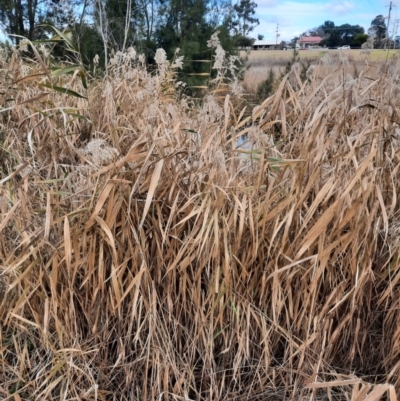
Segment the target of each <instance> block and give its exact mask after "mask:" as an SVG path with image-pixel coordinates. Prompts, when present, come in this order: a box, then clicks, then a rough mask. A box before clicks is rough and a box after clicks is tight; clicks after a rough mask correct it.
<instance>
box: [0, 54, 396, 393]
mask: <svg viewBox="0 0 400 401" xmlns="http://www.w3.org/2000/svg"><path fill="white" fill-rule="evenodd" d="M44 68H45V66H44V65H42V64H39V63H34V62H30V63H25V62H24V61H23V60H21V58H19V56H18V55H17V54H14V56H13V58H12V60H11V62H10V63H7V64H6V63H3V65H2V70H1V74H2V79H4V81H3V82H8V84H7V87H6V91H5V94H3V95H1V96H2V97H1V105H2V107H3V108H7V107H9V110H3V111H2V112H1V114H0V119H1V120H0V124H1V126H0V131H1V133H2V139H1V140H2V152H3V153H2V155H3V159H2V161H1V177H0V178H1V180H0V196H1V198H0V211H1V218H0V232H1V236H0V266H1V267H0V272H1V276H0V280H1V281H0V294H1V301H0V321H1V330H0V397H3V398H4V399H9V398H7V397H11V395H12V394H14V399H16V400H18V399H24V400H25V399H41V400H47V399H48V400H50V399H54V400H55V399H76V400H114V399H115V400H162V399H164V400H183V399H185V400H189V399H193V400H265V399H286V398H288V399H304V400H305V399H324V398H325V397H326V398H327V399H328V398H329V399H350V398H351V399H352V400H360V401H361V400H365V401H372V400H378V399H380V398H381V397H382V396H385V394H386V395H387V397H389V398H390V400H391V401H394V400H396V392H399V391H400V381H399V377H400V360H399V355H398V350H399V349H400V343H399V342H400V337H399V329H398V328H399V326H400V314H399V307H398V300H399V295H400V286H399V280H400V268H399V267H400V265H399V258H398V256H399V252H398V251H399V243H400V242H399V226H400V223H399V213H398V200H397V194H398V193H399V192H400V191H399V190H400V188H399V181H398V179H397V177H398V171H399V162H400V160H399V134H400V131H399V128H398V123H400V121H399V117H398V113H399V102H398V91H399V86H398V85H399V83H398V82H397V81H396V79H397V78H395V77H396V75H395V74H394V71H397V68H398V63H397V61H396V60H395V61H393V62H391V63H388V64H387V65H385V68H382V70H381V71H380V75H379V77H378V78H377V79H376V80H370V79H363V77H362V73H361V74H360V77H359V78H358V79H351V78H346V77H344V76H343V75H344V74H342V73H341V70H340V68H338V71H336V72H334V73H332V74H331V75H330V76H328V77H327V78H324V79H323V80H322V79H320V78H318V67H316V69H315V70H314V71H313V75H312V74H311V73H310V74H311V75H312V76H311V75H310V77H309V79H308V81H307V82H305V83H302V82H301V80H300V78H299V77H298V75H297V73H296V71H295V70H294V71H292V72H291V74H290V76H289V77H287V78H285V79H284V80H283V81H282V82H281V84H280V87H279V88H278V90H277V92H276V93H275V94H274V95H273V96H272V97H270V98H269V99H266V100H265V101H264V102H263V103H262V104H261V105H260V106H258V107H257V108H255V109H254V110H253V113H252V116H248V117H244V116H245V114H246V113H245V111H244V110H240V109H237V108H235V107H234V106H232V104H233V102H231V98H230V95H227V96H226V98H225V101H224V104H223V106H222V105H221V104H220V103H218V102H216V101H215V99H214V98H213V96H209V97H207V98H206V99H205V100H204V101H203V102H202V104H200V105H196V104H195V103H194V102H192V101H190V99H185V98H181V99H179V98H178V96H175V94H174V93H173V91H171V82H169V83H168V85H169V86H168V85H167V86H168V88H169V90H166V89H165V88H166V79H167V78H165V77H164V78H163V79H162V78H161V77H160V75H157V74H155V75H150V74H148V73H147V72H146V71H145V69H144V68H142V67H140V65H139V64H134V65H132V64H130V63H127V64H122V65H117V66H114V67H113V69H111V71H110V74H109V76H108V77H106V78H104V79H103V80H93V82H92V83H91V84H90V85H89V90H88V92H87V98H88V100H85V99H83V98H77V97H73V96H67V95H65V94H61V93H58V92H55V91H52V90H49V89H48V88H46V90H44V89H43V87H41V86H39V85H38V83H40V82H47V83H49V79H50V78H49V77H48V76H47V74H48V71H43V69H44ZM366 68H367V67H366ZM28 70H29V71H28ZM40 73H45V74H44V75H43V76H42V77H40V76H39V78H37V76H38V75H37V74H40ZM32 74H35V75H32ZM29 75H32V76H35V77H36V78H35V80H33V79H32V80H31V79H28V77H27V76H29ZM21 78H24V79H21ZM38 79H42V81H40V82H38ZM56 79H57V80H58V81H57V83H56V82H55V81H53V84H54V85H55V84H57V85H58V86H60V87H61V86H62V87H68V88H69V89H71V90H73V91H75V92H77V93H81V94H82V93H85V91H84V89H83V88H82V84H81V81H80V80H79V77H78V75H77V74H74V75H71V76H62V77H58V78H56ZM7 80H8V81H7ZM17 80H19V82H17V83H16V82H15V81H17ZM11 98H12V99H13V100H12V101H8V103H6V102H7V99H11ZM6 105H7V106H6ZM246 134H247V135H248V144H247V146H243V148H241V149H239V151H238V149H237V144H236V141H237V139H238V138H239V137H241V136H242V135H246ZM93 141H97V142H96V143H95V145H93V143H92V142H93ZM91 143H92V145H91V146H89V145H90V144H91ZM378 383H380V384H379V385H377V384H378Z"/></svg>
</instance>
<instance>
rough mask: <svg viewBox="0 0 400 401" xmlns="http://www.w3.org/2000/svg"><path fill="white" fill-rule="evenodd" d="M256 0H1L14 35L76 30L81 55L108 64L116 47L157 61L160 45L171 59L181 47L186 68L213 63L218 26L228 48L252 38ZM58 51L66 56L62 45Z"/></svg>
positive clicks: (1, 20) (0, 13) (3, 19)
mask: <svg viewBox="0 0 400 401" xmlns="http://www.w3.org/2000/svg"><path fill="white" fill-rule="evenodd" d="M256 8H257V4H256V3H255V2H254V1H253V0H239V1H238V2H237V3H235V4H233V3H232V0H0V26H1V28H2V30H3V31H5V32H6V33H7V34H9V40H10V41H11V42H13V43H14V44H17V45H18V44H19V42H20V41H21V40H22V37H26V38H28V39H29V40H31V41H33V40H44V39H48V38H50V37H51V35H53V34H54V32H53V31H52V30H51V28H50V27H49V26H48V25H53V26H55V27H57V28H58V29H62V30H64V29H67V30H69V31H71V33H72V35H73V39H74V40H75V42H76V43H77V45H78V47H79V49H80V53H81V57H82V59H83V60H84V61H85V62H86V63H87V64H88V65H91V64H92V63H93V59H94V57H95V55H98V56H99V57H100V64H99V65H104V63H105V58H106V57H107V58H108V59H109V58H110V57H111V55H112V53H113V52H116V51H124V50H126V49H127V48H128V47H130V46H134V47H135V48H136V50H137V51H138V52H141V53H144V54H145V55H146V57H147V61H148V62H149V63H152V61H153V56H154V55H155V51H156V49H157V48H159V47H162V48H163V49H164V50H165V51H166V52H167V55H168V57H169V58H172V57H173V56H174V53H175V51H176V49H177V48H180V49H181V50H180V51H181V54H183V55H185V60H187V61H186V63H185V64H184V65H185V70H186V72H201V71H204V70H207V69H209V65H207V66H205V65H204V63H201V62H197V63H196V62H195V61H196V60H204V59H207V58H208V59H209V57H210V49H209V48H208V47H207V40H209V39H210V37H211V35H212V34H213V33H214V32H215V31H217V30H218V31H219V32H220V34H219V38H220V40H221V43H222V46H223V47H224V49H225V50H228V51H229V50H232V49H235V48H236V47H238V46H241V45H243V43H249V40H250V38H249V34H250V33H251V32H252V31H253V29H254V27H255V26H256V25H258V24H259V21H258V19H257V18H256V15H255V13H256ZM53 50H56V53H57V52H58V53H57V54H59V56H60V57H62V47H60V48H59V49H53Z"/></svg>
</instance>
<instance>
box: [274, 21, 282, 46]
mask: <svg viewBox="0 0 400 401" xmlns="http://www.w3.org/2000/svg"><path fill="white" fill-rule="evenodd" d="M279 36H281V34H280V33H279V24H276V42H275V45H276V47H278V38H279Z"/></svg>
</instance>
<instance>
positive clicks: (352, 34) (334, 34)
mask: <svg viewBox="0 0 400 401" xmlns="http://www.w3.org/2000/svg"><path fill="white" fill-rule="evenodd" d="M302 36H319V37H321V38H322V39H323V40H322V42H320V45H321V46H326V47H339V46H345V45H348V46H351V47H360V46H361V45H362V44H363V43H365V42H366V41H367V39H368V37H369V36H373V37H374V47H375V48H382V47H385V46H387V47H396V48H399V47H400V36H395V37H394V38H389V37H388V28H387V26H386V22H385V17H384V16H383V15H377V16H376V17H375V18H374V19H373V20H372V21H371V26H370V28H369V29H368V31H367V33H366V32H365V30H364V28H363V27H362V26H360V25H351V24H348V23H346V24H342V25H335V23H334V22H333V21H325V22H324V23H323V24H322V25H320V26H318V27H316V28H313V29H309V30H308V31H307V32H304V33H303V34H302ZM298 39H299V37H298V36H296V37H294V38H293V39H292V40H291V42H290V43H291V44H292V45H294V44H295V43H296V42H297V40H298Z"/></svg>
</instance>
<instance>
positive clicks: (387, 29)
mask: <svg viewBox="0 0 400 401" xmlns="http://www.w3.org/2000/svg"><path fill="white" fill-rule="evenodd" d="M393 6H394V4H393V2H392V1H391V2H390V5H389V6H386V7H389V15H388V23H387V28H386V41H385V50H386V44H387V42H388V41H389V26H390V13H391V12H392V8H393ZM389 48H390V45H389Z"/></svg>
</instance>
